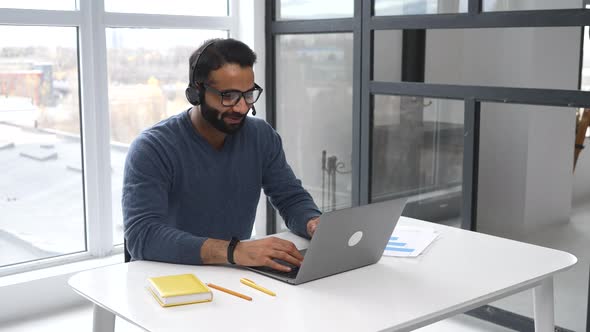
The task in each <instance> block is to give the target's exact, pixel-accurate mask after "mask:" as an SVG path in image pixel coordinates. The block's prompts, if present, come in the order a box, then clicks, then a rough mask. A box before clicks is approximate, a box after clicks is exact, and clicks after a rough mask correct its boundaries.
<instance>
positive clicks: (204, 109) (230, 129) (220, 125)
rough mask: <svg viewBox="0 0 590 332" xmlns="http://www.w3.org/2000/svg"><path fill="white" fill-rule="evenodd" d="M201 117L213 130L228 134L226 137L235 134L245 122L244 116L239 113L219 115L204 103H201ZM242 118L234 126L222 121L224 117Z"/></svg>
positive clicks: (219, 113)
mask: <svg viewBox="0 0 590 332" xmlns="http://www.w3.org/2000/svg"><path fill="white" fill-rule="evenodd" d="M200 108H201V115H203V118H205V120H207V122H209V124H210V125H212V126H213V128H215V129H217V130H219V131H221V132H222V133H225V134H228V135H233V134H235V133H237V132H238V130H240V129H241V128H242V127H243V126H244V122H246V115H242V114H240V113H237V112H231V111H230V112H225V113H221V112H219V111H218V110H216V109H215V108H213V107H211V106H209V105H207V102H206V101H203V103H201V106H200ZM230 116H231V117H242V121H240V123H236V124H228V123H226V122H225V121H223V119H224V118H226V117H230Z"/></svg>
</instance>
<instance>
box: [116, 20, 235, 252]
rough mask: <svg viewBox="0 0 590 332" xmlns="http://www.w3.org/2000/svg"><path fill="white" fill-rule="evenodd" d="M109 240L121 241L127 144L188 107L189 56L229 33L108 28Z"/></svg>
mask: <svg viewBox="0 0 590 332" xmlns="http://www.w3.org/2000/svg"><path fill="white" fill-rule="evenodd" d="M106 35H107V61H108V71H109V73H108V75H109V111H110V115H111V165H112V169H113V171H112V173H111V177H112V192H113V201H112V202H113V220H114V227H113V231H114V234H113V239H114V243H115V244H117V243H123V214H122V210H121V191H122V188H123V167H124V166H125V157H126V156H127V149H128V148H129V144H130V143H131V142H132V141H133V139H134V138H135V137H137V135H138V134H139V133H140V132H141V131H142V130H144V129H146V128H148V127H150V126H152V125H153V124H155V123H157V122H159V121H160V120H163V119H165V118H167V117H169V116H171V115H174V114H177V113H180V112H182V111H185V110H187V109H188V108H189V106H190V105H189V103H188V101H187V100H186V98H185V95H184V90H185V89H186V87H187V84H188V59H189V57H190V55H191V53H192V52H193V51H194V50H195V49H197V48H198V47H199V46H200V45H201V44H202V43H203V42H204V41H205V40H207V39H209V38H227V37H228V36H227V31H219V30H181V29H123V28H107V29H106Z"/></svg>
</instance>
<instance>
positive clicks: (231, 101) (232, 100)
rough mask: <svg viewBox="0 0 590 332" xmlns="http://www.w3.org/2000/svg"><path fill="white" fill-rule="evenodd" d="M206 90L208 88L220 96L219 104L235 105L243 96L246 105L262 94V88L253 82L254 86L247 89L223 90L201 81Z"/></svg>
mask: <svg viewBox="0 0 590 332" xmlns="http://www.w3.org/2000/svg"><path fill="white" fill-rule="evenodd" d="M203 86H204V87H205V89H206V90H209V91H211V92H213V93H215V94H217V95H218V96H220V97H221V105H223V106H235V105H237V104H238V103H239V102H240V99H242V97H244V101H245V102H246V104H248V105H252V104H254V103H255V102H256V101H257V100H258V98H259V97H260V95H261V94H262V88H261V87H260V86H258V84H256V83H254V88H252V89H250V90H248V91H244V92H242V91H239V90H225V91H219V90H217V89H215V88H214V87H212V86H210V85H209V84H207V83H203Z"/></svg>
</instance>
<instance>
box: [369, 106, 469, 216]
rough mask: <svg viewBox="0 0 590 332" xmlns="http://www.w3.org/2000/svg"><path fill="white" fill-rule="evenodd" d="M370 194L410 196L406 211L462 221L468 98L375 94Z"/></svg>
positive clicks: (406, 213)
mask: <svg viewBox="0 0 590 332" xmlns="http://www.w3.org/2000/svg"><path fill="white" fill-rule="evenodd" d="M373 101H374V113H373V117H374V118H373V124H372V127H373V142H372V159H371V164H372V166H371V170H372V173H371V200H372V201H382V200H387V199H393V198H396V197H409V201H408V203H407V205H406V208H405V210H404V213H403V215H404V216H408V217H413V218H418V219H422V220H428V221H433V222H440V223H446V224H450V225H453V226H460V224H461V206H462V203H461V202H462V187H461V186H462V182H463V127H464V119H463V114H464V103H463V101H457V100H446V99H430V98H421V97H403V96H380V95H377V96H374V99H373Z"/></svg>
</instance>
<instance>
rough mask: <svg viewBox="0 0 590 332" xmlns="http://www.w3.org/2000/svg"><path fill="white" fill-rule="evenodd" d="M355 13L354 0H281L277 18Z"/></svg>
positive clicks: (333, 16)
mask: <svg viewBox="0 0 590 332" xmlns="http://www.w3.org/2000/svg"><path fill="white" fill-rule="evenodd" d="M353 15H354V0H322V1H310V0H281V1H280V3H278V4H277V12H276V17H277V20H306V19H323V18H343V17H352V16H353Z"/></svg>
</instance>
